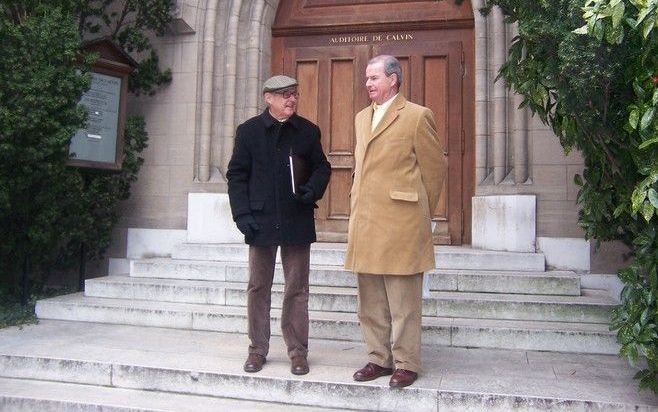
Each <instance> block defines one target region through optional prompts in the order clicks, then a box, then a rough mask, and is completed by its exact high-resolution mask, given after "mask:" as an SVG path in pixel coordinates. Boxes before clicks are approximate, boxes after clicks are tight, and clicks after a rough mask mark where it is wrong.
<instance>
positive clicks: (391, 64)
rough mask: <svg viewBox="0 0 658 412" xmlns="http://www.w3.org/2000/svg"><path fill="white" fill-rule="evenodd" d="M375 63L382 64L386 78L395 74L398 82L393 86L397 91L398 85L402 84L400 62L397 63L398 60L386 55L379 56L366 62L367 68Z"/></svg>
mask: <svg viewBox="0 0 658 412" xmlns="http://www.w3.org/2000/svg"><path fill="white" fill-rule="evenodd" d="M377 63H384V74H385V75H386V77H389V76H390V75H392V74H395V75H396V76H397V79H398V80H397V82H396V84H395V86H396V87H397V89H398V91H399V90H400V85H401V84H402V67H400V62H399V61H398V59H396V58H395V57H393V56H389V55H388V54H380V55H379V56H375V57H373V58H372V59H370V61H369V62H368V66H370V65H371V64H377Z"/></svg>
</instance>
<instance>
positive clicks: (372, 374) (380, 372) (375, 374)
mask: <svg viewBox="0 0 658 412" xmlns="http://www.w3.org/2000/svg"><path fill="white" fill-rule="evenodd" d="M391 373H393V369H391V368H382V367H381V366H379V365H377V364H374V363H372V362H368V364H367V365H366V366H364V367H363V368H361V369H359V370H358V371H356V372H355V373H354V375H353V376H352V377H353V378H354V380H355V381H357V382H365V381H371V380H373V379H377V378H379V377H380V376H386V375H390V374H391Z"/></svg>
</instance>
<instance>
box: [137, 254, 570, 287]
mask: <svg viewBox="0 0 658 412" xmlns="http://www.w3.org/2000/svg"><path fill="white" fill-rule="evenodd" d="M130 275H131V276H133V277H139V278H166V279H189V280H213V281H224V280H225V281H231V282H247V280H248V278H249V270H248V266H247V264H246V263H242V262H223V261H202V260H180V259H170V258H152V259H140V260H135V261H133V262H131V270H130ZM426 276H427V280H428V282H429V287H430V289H431V290H443V291H462V292H490V293H521V294H539V295H571V296H578V295H580V276H578V275H577V274H575V273H574V272H570V271H549V272H539V271H531V272H529V271H515V272H512V271H484V270H450V269H443V270H432V271H429V272H428V273H426ZM309 282H310V284H311V285H315V286H348V287H356V276H355V275H354V273H352V272H349V271H346V270H345V269H343V268H341V267H336V266H332V265H313V266H311V271H310V275H309ZM274 283H283V270H282V268H281V265H280V264H277V265H276V268H275V272H274Z"/></svg>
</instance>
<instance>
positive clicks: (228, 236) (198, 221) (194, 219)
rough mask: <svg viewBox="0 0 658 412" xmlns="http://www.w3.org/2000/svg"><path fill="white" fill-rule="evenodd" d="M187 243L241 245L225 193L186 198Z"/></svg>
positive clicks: (190, 195) (191, 195)
mask: <svg viewBox="0 0 658 412" xmlns="http://www.w3.org/2000/svg"><path fill="white" fill-rule="evenodd" d="M187 242H188V243H242V242H244V236H242V234H241V233H240V231H239V230H238V228H237V227H236V226H235V223H234V222H233V218H232V216H231V207H230V204H229V201H228V194H226V193H190V194H188V197H187Z"/></svg>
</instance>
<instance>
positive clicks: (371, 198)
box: [345, 94, 447, 275]
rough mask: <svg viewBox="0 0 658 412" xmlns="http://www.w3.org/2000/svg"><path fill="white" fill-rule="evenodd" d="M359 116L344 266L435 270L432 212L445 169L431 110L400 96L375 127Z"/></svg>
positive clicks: (367, 112) (368, 111)
mask: <svg viewBox="0 0 658 412" xmlns="http://www.w3.org/2000/svg"><path fill="white" fill-rule="evenodd" d="M372 114H373V108H372V106H368V107H366V108H365V109H363V110H361V111H360V112H359V113H358V114H357V115H356V117H355V121H354V122H355V131H356V148H355V153H354V159H355V167H354V180H353V182H352V190H351V192H350V196H351V199H350V205H351V212H350V221H349V232H348V240H347V256H346V259H345V268H346V269H349V270H352V271H354V272H357V273H370V274H394V275H410V274H415V273H419V272H425V271H427V270H430V269H433V268H434V267H435V262H434V247H433V244H432V233H431V213H432V212H433V211H434V210H435V209H436V206H437V204H438V201H439V196H440V194H441V188H442V186H443V180H444V179H445V177H446V174H447V161H446V159H445V156H444V153H443V148H442V145H441V142H440V141H439V138H438V134H437V131H436V125H435V123H434V117H433V115H432V111H431V110H430V109H428V108H426V107H423V106H419V105H417V104H414V103H411V102H409V101H407V100H406V99H405V98H404V97H403V96H402V95H400V94H398V96H397V97H395V99H394V100H393V102H392V103H391V105H390V106H389V108H388V110H387V111H386V113H385V114H384V117H383V118H382V120H381V121H380V122H379V124H378V125H377V128H376V129H375V130H374V131H372V132H371V124H372Z"/></svg>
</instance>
